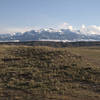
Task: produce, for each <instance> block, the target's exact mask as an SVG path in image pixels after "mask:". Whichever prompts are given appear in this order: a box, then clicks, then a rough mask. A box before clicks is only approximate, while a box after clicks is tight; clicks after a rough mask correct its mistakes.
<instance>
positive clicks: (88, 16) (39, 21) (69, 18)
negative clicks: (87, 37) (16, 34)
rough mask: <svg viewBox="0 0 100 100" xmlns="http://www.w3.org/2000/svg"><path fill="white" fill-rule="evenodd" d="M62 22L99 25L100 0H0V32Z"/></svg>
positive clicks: (50, 25) (77, 24) (75, 24)
mask: <svg viewBox="0 0 100 100" xmlns="http://www.w3.org/2000/svg"><path fill="white" fill-rule="evenodd" d="M65 22H67V23H69V24H70V25H72V26H76V27H79V26H81V25H82V24H85V25H97V26H100V0H0V33H5V32H10V31H12V32H13V31H22V30H24V29H25V28H26V27H28V28H29V27H43V28H45V27H55V26H56V25H60V24H62V23H65Z"/></svg>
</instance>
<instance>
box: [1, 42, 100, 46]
mask: <svg viewBox="0 0 100 100" xmlns="http://www.w3.org/2000/svg"><path fill="white" fill-rule="evenodd" d="M3 44H8V45H27V46H51V47H80V46H100V41H95V42H94V41H89V42H87V41H80V42H53V41H25V42H1V43H0V45H3Z"/></svg>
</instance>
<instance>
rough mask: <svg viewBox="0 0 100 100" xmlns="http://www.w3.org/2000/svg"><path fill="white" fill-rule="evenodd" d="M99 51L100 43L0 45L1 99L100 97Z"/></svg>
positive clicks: (83, 99)
mask: <svg viewBox="0 0 100 100" xmlns="http://www.w3.org/2000/svg"><path fill="white" fill-rule="evenodd" d="M89 51H90V52H89ZM87 52H88V53H87ZM86 53H87V54H86ZM99 55H100V48H99V47H92V48H85V47H84V48H83V47H81V48H80V47H78V48H76V47H70V48H54V47H46V46H25V45H0V100H100V65H99V64H100V63H99V59H100V56H99ZM95 57H97V58H96V59H97V60H96V59H95V61H96V62H97V63H98V64H97V63H95V62H93V61H94V60H91V59H92V58H93V59H94V58H95ZM90 58H91V59H90ZM94 66H95V67H94Z"/></svg>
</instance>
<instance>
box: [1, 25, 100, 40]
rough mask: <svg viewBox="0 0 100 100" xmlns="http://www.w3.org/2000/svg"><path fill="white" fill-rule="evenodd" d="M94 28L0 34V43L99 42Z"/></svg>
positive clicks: (50, 29)
mask: <svg viewBox="0 0 100 100" xmlns="http://www.w3.org/2000/svg"><path fill="white" fill-rule="evenodd" d="M94 27H95V26H91V27H88V28H86V27H85V26H84V25H83V26H82V28H80V30H72V28H71V29H68V28H67V29H59V30H57V29H53V28H49V29H39V30H31V31H26V32H24V33H21V32H17V33H13V34H0V41H1V42H2V41H8V42H9V41H14V42H19V41H36V40H37V41H40V40H41V41H45V40H47V41H56V40H57V41H100V34H99V31H97V30H96V29H95V28H96V27H95V28H94ZM91 29H92V30H91Z"/></svg>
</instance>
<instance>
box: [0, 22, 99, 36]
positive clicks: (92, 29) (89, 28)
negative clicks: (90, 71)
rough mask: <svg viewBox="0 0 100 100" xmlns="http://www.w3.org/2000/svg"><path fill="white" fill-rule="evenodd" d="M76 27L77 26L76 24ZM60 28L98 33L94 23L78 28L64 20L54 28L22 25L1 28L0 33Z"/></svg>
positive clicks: (55, 30) (87, 33) (52, 30)
mask: <svg viewBox="0 0 100 100" xmlns="http://www.w3.org/2000/svg"><path fill="white" fill-rule="evenodd" d="M76 27H77V26H76ZM61 29H68V30H70V31H72V32H76V33H78V34H85V35H95V34H96V35H100V26H96V25H89V26H85V25H84V24H83V25H81V27H80V28H79V29H77V28H73V26H72V25H70V24H69V23H67V22H64V23H63V24H61V25H57V26H56V28H42V29H40V28H38V27H24V28H16V27H14V28H4V29H3V28H1V29H0V33H15V32H22V33H23V32H26V31H31V30H36V31H42V30H47V31H49V32H57V31H59V32H60V31H61Z"/></svg>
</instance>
